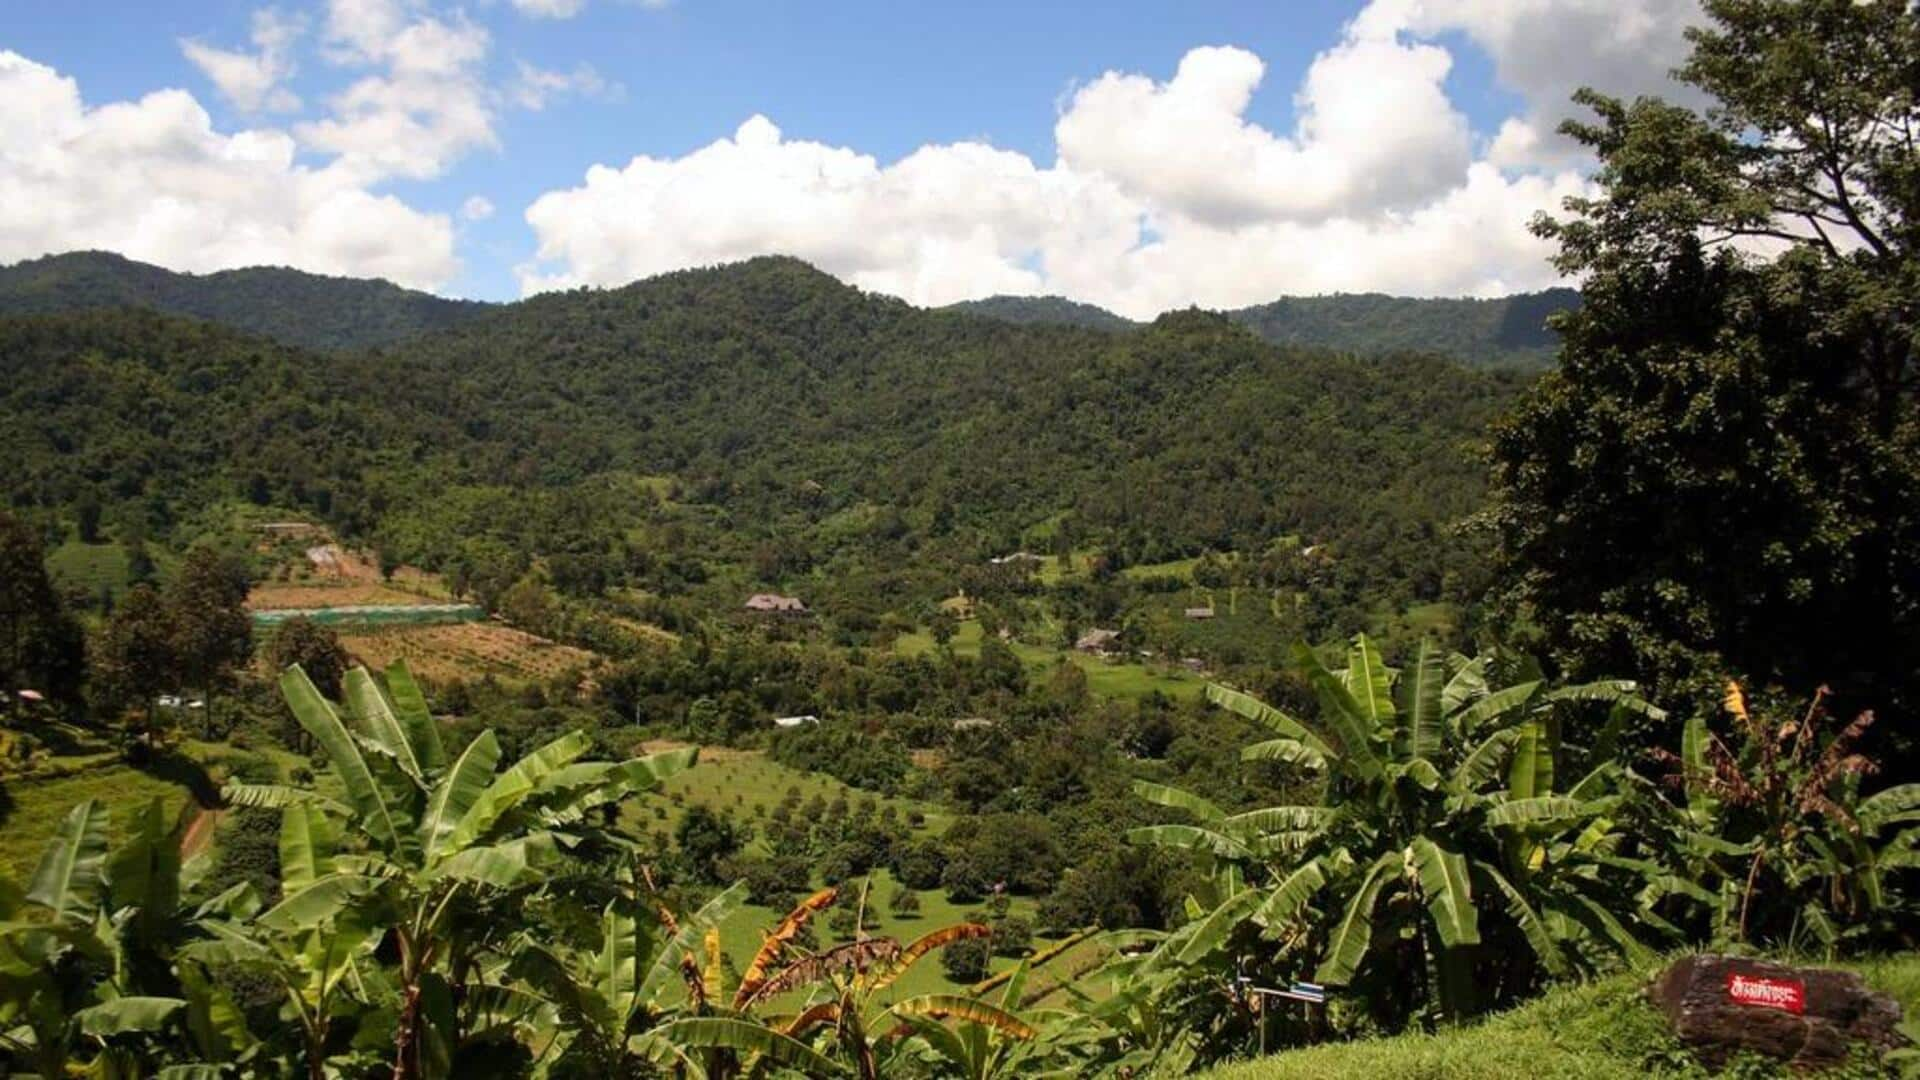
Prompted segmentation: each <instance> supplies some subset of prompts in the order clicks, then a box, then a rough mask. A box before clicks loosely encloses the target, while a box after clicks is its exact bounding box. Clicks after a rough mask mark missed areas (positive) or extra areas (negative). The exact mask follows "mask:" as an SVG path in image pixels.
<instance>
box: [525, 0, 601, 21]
mask: <svg viewBox="0 0 1920 1080" xmlns="http://www.w3.org/2000/svg"><path fill="white" fill-rule="evenodd" d="M586 6H587V0H513V7H514V10H515V11H518V12H519V13H520V14H522V15H531V16H533V17H534V18H536V19H571V18H573V17H574V16H575V15H578V14H580V11H581V9H583V8H585V7H586Z"/></svg>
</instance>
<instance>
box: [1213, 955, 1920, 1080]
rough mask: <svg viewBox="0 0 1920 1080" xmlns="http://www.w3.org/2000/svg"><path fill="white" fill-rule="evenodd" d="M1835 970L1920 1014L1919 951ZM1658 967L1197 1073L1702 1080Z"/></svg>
mask: <svg viewBox="0 0 1920 1080" xmlns="http://www.w3.org/2000/svg"><path fill="white" fill-rule="evenodd" d="M1839 966H1843V967H1853V968H1855V969H1856V970H1859V971H1860V972H1861V973H1862V974H1863V975H1865V976H1866V978H1867V981H1868V982H1869V983H1871V984H1872V985H1873V986H1874V987H1876V988H1877V989H1881V990H1886V991H1889V992H1890V993H1892V994H1893V995H1894V996H1895V997H1897V998H1899V999H1900V1001H1901V1003H1902V1005H1903V1006H1904V1008H1905V1010H1906V1014H1907V1015H1908V1016H1912V1015H1914V1010H1915V1009H1917V1008H1920V954H1911V953H1910V954H1904V955H1901V956H1897V957H1891V958H1887V959H1883V960H1877V961H1870V962H1867V963H1864V964H1857V965H1839ZM1656 970H1658V969H1652V970H1649V971H1644V972H1637V973H1630V974H1625V975H1616V976H1613V977H1611V978H1606V979H1601V980H1598V981H1595V982H1592V983H1588V984H1586V985H1583V986H1571V987H1564V988H1561V989H1557V990H1553V991H1551V992H1549V993H1547V994H1546V995H1544V996H1542V997H1540V998H1539V999H1537V1000H1535V1001H1532V1002H1529V1003H1528V1004H1526V1005H1523V1006H1521V1007H1520V1008H1517V1009H1514V1010H1513V1011H1511V1012H1508V1013H1503V1014H1501V1015H1499V1016H1495V1017H1493V1018H1491V1019H1489V1020H1486V1021H1484V1022H1481V1023H1478V1024H1475V1025H1472V1026H1468V1027H1462V1028H1458V1029H1455V1030H1452V1031H1447V1032H1443V1033H1441V1034H1437V1035H1402V1036H1398V1037H1395V1038H1390V1039H1368V1040H1363V1041H1359V1042H1351V1043H1340V1044H1332V1045H1327V1046H1317V1047H1312V1048H1309V1049H1305V1050H1294V1051H1290V1052H1287V1053H1282V1054H1275V1055H1273V1056H1271V1057H1266V1058H1261V1059H1259V1060H1256V1061H1249V1062H1245V1063H1242V1064H1237V1065H1228V1066H1224V1067H1222V1068H1219V1069H1216V1070H1214V1071H1212V1072H1209V1073H1206V1074H1204V1075H1205V1076H1206V1077H1207V1078H1208V1080H1295V1078H1298V1080H1308V1078H1312V1080H1363V1078H1364V1080H1372V1078H1374V1077H1387V1076H1390V1077H1395V1078H1397V1080H1509V1078H1511V1077H1526V1078H1527V1080H1640V1078H1644V1077H1647V1076H1673V1077H1705V1076H1706V1075H1707V1073H1706V1072H1705V1071H1704V1070H1702V1069H1700V1068H1699V1067H1698V1066H1696V1065H1694V1064H1692V1062H1690V1061H1689V1060H1687V1059H1686V1058H1685V1057H1684V1055H1683V1054H1682V1053H1681V1052H1680V1051H1679V1048H1678V1046H1677V1045H1676V1044H1675V1042H1674V1040H1673V1039H1672V1037H1671V1036H1670V1035H1669V1034H1668V1032H1667V1027H1666V1022H1665V1020H1664V1019H1663V1018H1662V1017H1661V1015H1660V1014H1659V1012H1658V1011H1656V1010H1655V1009H1654V1007H1653V1006H1652V1005H1651V1004H1650V1003H1648V1001H1647V998H1646V995H1645V993H1644V989H1643V988H1644V987H1645V986H1646V984H1647V982H1648V981H1649V980H1650V979H1651V978H1652V976H1653V974H1654V972H1655V971H1656ZM1740 1075H1743V1076H1747V1075H1756V1074H1755V1073H1752V1072H1742V1073H1740ZM1847 1075H1857V1074H1855V1073H1848V1074H1847Z"/></svg>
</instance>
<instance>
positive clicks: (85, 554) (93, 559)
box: [47, 537, 176, 597]
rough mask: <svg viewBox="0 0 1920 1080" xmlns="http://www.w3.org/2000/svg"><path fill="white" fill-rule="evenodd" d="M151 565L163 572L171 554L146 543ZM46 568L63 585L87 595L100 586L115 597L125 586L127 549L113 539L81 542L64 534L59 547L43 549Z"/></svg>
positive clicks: (89, 595) (94, 594) (92, 593)
mask: <svg viewBox="0 0 1920 1080" xmlns="http://www.w3.org/2000/svg"><path fill="white" fill-rule="evenodd" d="M147 552H148V554H149V555H151V556H152V557H153V562H154V568H155V570H156V571H157V572H159V573H162V574H164V573H165V572H166V571H167V569H168V568H170V567H171V566H172V565H173V564H174V562H175V561H176V560H175V557H174V556H173V555H171V554H169V553H168V552H166V551H163V550H161V549H160V548H159V547H157V546H155V547H149V548H148V549H147ZM47 571H48V573H50V574H51V575H52V576H53V579H54V581H55V582H56V583H58V584H59V585H60V586H61V587H63V588H72V589H79V590H81V591H83V592H85V593H86V594H87V596H88V597H94V596H98V595H99V594H100V591H101V590H102V589H105V590H106V591H108V592H109V593H112V594H113V595H114V596H116V597H118V596H119V595H120V594H121V593H122V592H125V591H126V589H127V550H126V549H125V548H123V547H121V546H120V545H119V544H116V543H104V544H83V543H81V542H80V541H79V540H78V539H76V538H73V537H68V538H67V541H66V542H65V543H63V544H61V545H60V546H59V547H57V548H54V549H52V550H51V551H48V552H47Z"/></svg>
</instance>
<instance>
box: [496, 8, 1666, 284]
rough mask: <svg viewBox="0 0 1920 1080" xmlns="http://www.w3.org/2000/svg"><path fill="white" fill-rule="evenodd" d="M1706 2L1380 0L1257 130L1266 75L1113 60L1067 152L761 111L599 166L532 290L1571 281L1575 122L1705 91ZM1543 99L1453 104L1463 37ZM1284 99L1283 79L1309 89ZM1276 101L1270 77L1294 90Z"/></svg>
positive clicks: (569, 194) (1578, 162)
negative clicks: (1688, 64) (632, 283)
mask: <svg viewBox="0 0 1920 1080" xmlns="http://www.w3.org/2000/svg"><path fill="white" fill-rule="evenodd" d="M1698 15H1699V7H1698V0H1370V2H1369V3H1367V4H1366V6H1365V7H1363V8H1362V9H1361V10H1360V12H1359V14H1358V15H1356V17H1355V18H1354V19H1353V20H1352V21H1351V22H1350V23H1349V24H1348V25H1347V26H1346V27H1345V28H1344V30H1343V32H1342V35H1341V37H1340V39H1339V40H1338V41H1337V42H1335V43H1334V44H1333V45H1331V46H1330V47H1329V48H1328V49H1326V50H1325V51H1323V52H1322V53H1321V54H1320V55H1319V56H1317V57H1316V58H1315V59H1314V61H1313V63H1312V64H1311V65H1310V67H1309V68H1308V69H1307V71H1306V72H1305V73H1304V75H1303V76H1302V77H1301V79H1300V80H1299V82H1298V84H1297V86H1295V87H1293V88H1292V90H1293V95H1294V96H1293V104H1294V110H1293V115H1294V116H1295V118H1296V119H1295V121H1294V123H1293V124H1292V126H1291V128H1290V129H1288V130H1284V131H1280V130H1270V129H1268V128H1266V127H1264V126H1262V125H1260V124H1259V123H1256V122H1254V121H1253V120H1251V119H1249V116H1248V110H1249V106H1250V104H1251V103H1252V100H1253V97H1254V95H1255V94H1256V92H1260V91H1261V90H1262V84H1263V82H1264V81H1265V80H1266V78H1267V75H1268V72H1267V70H1266V66H1265V64H1264V63H1263V62H1262V61H1261V59H1260V58H1259V57H1258V56H1256V55H1254V54H1253V53H1251V52H1248V51H1247V50H1245V49H1240V48H1234V47H1231V46H1218V47H1206V48H1197V49H1193V50H1191V51H1189V52H1188V53H1187V54H1186V55H1185V56H1184V57H1183V58H1182V59H1181V61H1180V63H1179V65H1178V67H1177V68H1176V70H1175V71H1174V72H1173V74H1172V75H1171V77H1169V78H1166V79H1164V80H1162V79H1157V78H1155V77H1153V76H1150V75H1146V74H1142V73H1138V72H1108V73H1106V74H1104V75H1101V76H1100V77H1098V78H1096V79H1093V80H1092V81H1090V82H1087V83H1085V84H1083V85H1080V86H1077V87H1075V88H1073V89H1072V90H1071V92H1069V93H1068V94H1067V95H1066V96H1065V97H1064V98H1063V99H1062V101H1061V102H1060V105H1059V115H1058V117H1057V120H1056V124H1055V129H1054V137H1055V145H1056V148H1057V157H1056V159H1055V160H1054V161H1053V162H1052V163H1051V164H1046V163H1037V162H1035V161H1033V160H1031V159H1029V158H1027V157H1026V156H1024V155H1021V154H1017V153H1011V152H1008V151H1005V150H1000V149H996V148H994V147H992V146H989V145H986V144H984V143H975V142H965V143H956V144H951V145H943V146H928V147H923V148H921V149H920V150H918V151H915V152H914V153H912V154H909V155H908V156H906V157H905V158H902V159H901V160H899V161H895V162H892V163H890V164H887V163H882V162H880V161H877V160H876V159H874V158H873V157H872V156H870V155H867V154H864V153H861V152H860V151H859V150H858V149H856V148H851V147H841V146H829V145H824V144H821V143H816V142H810V141H806V140H795V139H788V138H786V137H784V136H783V135H782V134H781V132H780V130H779V128H778V127H776V126H775V125H774V123H773V122H772V121H771V120H768V119H767V118H765V117H761V116H755V117H753V118H751V119H749V120H748V121H747V122H746V123H744V124H742V125H741V126H740V128H739V130H737V131H736V132H735V133H734V134H733V136H732V137H730V138H724V139H719V140H717V141H715V142H713V143H712V144H710V145H708V146H705V147H702V148H700V149H698V150H695V151H693V152H692V153H689V154H686V155H684V156H681V157H677V158H655V157H646V156H642V157H636V158H634V159H632V160H631V161H629V162H628V163H626V164H625V165H624V166H620V165H596V166H594V167H593V168H591V169H589V170H588V171H587V174H586V176H585V178H584V180H583V182H582V183H581V184H579V185H578V186H575V187H571V188H566V189H562V190H556V191H550V192H547V193H546V194H544V195H542V196H541V197H540V198H539V199H537V200H536V201H535V202H534V203H533V205H532V206H531V207H529V208H528V210H527V212H526V219H527V222H528V223H529V224H530V225H531V226H532V227H533V230H534V234H535V236H536V238H537V241H538V247H537V250H536V255H535V258H534V259H533V260H531V261H530V262H529V263H527V264H526V265H523V266H521V267H520V268H519V277H520V283H521V287H522V289H523V290H524V291H526V292H536V291H539V290H542V289H550V288H561V287H568V286H573V285H580V284H602V285H612V284H619V283H623V282H626V281H628V280H631V279H633V278H635V277H639V276H643V275H646V274H652V273H658V272H661V271H665V270H671V269H677V268H681V267H686V266H695V265H701V264H707V263H714V262H719V261H724V260H730V259H737V258H743V257H746V256H749V255H755V254H761V253H766V252H785V253H790V254H794V255H798V256H800V257H802V258H805V259H808V260H810V261H812V262H814V263H815V264H817V265H819V266H820V267H822V268H823V269H826V270H828V271H830V272H832V273H835V274H837V275H839V276H840V277H842V278H844V279H846V280H848V281H851V282H853V283H855V284H858V285H861V286H864V287H866V288H870V289H876V290H880V291H884V292H890V293H894V294H896V295H900V296H903V297H906V298H908V299H910V300H914V301H916V302H920V303H928V304H940V303H946V302H950V301H953V300H958V299H963V298H967V297H973V296H979V295H982V294H985V293H992V292H1011V293H1037V292H1058V293H1065V294H1067V295H1069V296H1072V297H1074V298H1077V299H1082V300H1088V301H1092V302H1095V303H1100V304H1104V305H1106V306H1108V307H1110V308H1113V309H1114V310H1117V311H1120V312H1122V313H1124V314H1128V315H1133V316H1136V317H1142V316H1151V315H1153V314H1156V313H1157V312H1160V311H1163V310H1166V309H1167V308H1170V307H1176V306H1182V305H1186V304H1190V303H1199V304H1203V305H1207V306H1220V307H1231V306H1240V305H1245V304H1252V303H1258V302H1261V301H1265V300H1269V299H1272V298H1273V297H1275V296H1280V295H1285V294H1298V293H1317V292H1328V291H1358V290H1385V291H1389V292H1397V293H1404V294H1411V295H1493V294H1499V293H1505V292H1512V291H1516V290H1522V289H1532V288H1539V287H1543V286H1546V285H1549V284H1552V283H1554V281H1555V280H1556V275H1555V272H1554V271H1553V269H1552V267H1551V266H1550V265H1549V264H1548V262H1547V257H1548V255H1549V254H1550V251H1549V250H1548V249H1547V247H1546V245H1544V244H1543V243H1542V242H1541V241H1540V240H1539V238H1537V237H1535V236H1533V235H1532V234H1531V232H1530V231H1529V229H1528V223H1529V222H1530V220H1531V219H1532V218H1533V216H1534V215H1535V214H1537V213H1539V212H1542V211H1546V212H1555V211H1558V210H1559V209H1560V208H1561V205H1562V203H1563V201H1564V200H1565V199H1566V198H1567V197H1568V196H1570V195H1574V194H1578V193H1582V192H1584V191H1586V190H1588V188H1589V184H1588V181H1587V179H1586V178H1585V173H1586V171H1587V170H1588V169H1589V168H1590V166H1591V162H1590V161H1589V160H1588V159H1587V158H1586V157H1585V156H1584V155H1583V154H1582V153H1581V152H1580V151H1579V148H1578V147H1576V146H1573V145H1572V144H1570V143H1568V142H1567V141H1566V140H1565V139H1563V138H1562V137H1560V136H1559V135H1557V134H1556V133H1555V130H1554V129H1555V128H1556V127H1557V125H1558V123H1559V122H1560V120H1561V119H1562V118H1563V117H1564V116H1566V115H1568V114H1569V113H1570V112H1571V111H1572V106H1571V104H1570V103H1569V102H1568V98H1569V96H1570V95H1571V94H1572V92H1573V91H1574V90H1575V89H1577V88H1578V87H1580V86H1584V85H1594V86H1599V87H1602V88H1604V89H1606V90H1608V91H1609V92H1613V93H1620V94H1626V95H1634V94H1640V93H1661V94H1665V95H1667V96H1670V97H1679V98H1682V99H1685V98H1687V96H1688V95H1687V94H1686V92H1685V91H1684V88H1680V87H1677V86H1676V84H1674V83H1673V82H1672V81H1671V80H1670V78H1669V76H1668V72H1669V71H1670V69H1672V68H1673V67H1675V66H1676V65H1677V64H1679V63H1680V62H1681V61H1682V60H1683V59H1684V57H1685V54H1686V43H1685V39H1684V37H1683V35H1682V30H1683V28H1684V27H1685V25H1687V24H1688V23H1689V22H1691V21H1694V20H1696V19H1697V18H1698ZM1459 39H1464V40H1466V41H1469V42H1471V43H1472V44H1473V46H1474V47H1476V48H1478V49H1480V50H1482V51H1484V52H1485V54H1486V55H1487V56H1488V57H1489V58H1490V59H1491V61H1492V63H1493V67H1494V70H1495V76H1496V78H1497V79H1498V81H1499V82H1500V83H1501V84H1502V85H1503V86H1505V87H1507V88H1508V89H1510V90H1512V91H1514V92H1515V93H1516V94H1517V96H1518V97H1519V98H1520V99H1521V101H1522V103H1523V104H1522V106H1521V108H1520V109H1518V110H1517V111H1516V113H1515V115H1513V116H1510V117H1506V118H1504V120H1503V122H1502V123H1500V124H1499V125H1498V127H1497V129H1496V130H1493V131H1475V130H1473V128H1472V126H1471V125H1470V124H1469V122H1468V120H1467V118H1466V117H1465V116H1464V115H1463V114H1462V112H1461V111H1460V110H1459V109H1458V108H1456V107H1455V105H1454V104H1453V102H1452V101H1451V100H1449V98H1448V95H1447V79H1448V77H1449V75H1450V74H1451V73H1452V70H1453V63H1454V57H1453V56H1452V54H1451V53H1450V52H1449V44H1448V43H1450V42H1452V41H1455V40H1459ZM1286 89H1287V88H1284V87H1283V88H1280V90H1281V92H1284V91H1285V90H1286ZM1269 92H1271V91H1269Z"/></svg>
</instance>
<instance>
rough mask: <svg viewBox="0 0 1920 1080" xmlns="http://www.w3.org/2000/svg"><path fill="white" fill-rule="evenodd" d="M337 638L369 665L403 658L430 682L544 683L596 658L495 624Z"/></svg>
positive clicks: (378, 630)
mask: <svg viewBox="0 0 1920 1080" xmlns="http://www.w3.org/2000/svg"><path fill="white" fill-rule="evenodd" d="M340 643H341V644H342V645H344V646H346V648H347V651H348V652H350V653H352V654H353V655H354V656H356V657H358V658H359V659H360V660H361V662H363V663H365V664H366V665H367V666H368V667H376V668H384V667H386V666H387V665H388V664H391V663H392V662H393V661H395V660H405V661H406V662H407V665H408V666H409V667H411V668H412V669H413V673H414V674H415V675H417V676H419V677H420V678H423V679H428V680H431V681H434V682H451V681H454V680H465V679H477V678H480V677H482V676H485V675H492V676H493V677H494V678H496V679H504V680H507V681H513V682H545V681H547V680H549V679H554V678H558V677H560V676H562V675H565V674H568V673H569V672H578V671H584V670H586V669H587V668H589V667H591V666H593V664H594V662H595V661H597V660H598V659H599V658H598V657H596V656H595V655H594V654H593V653H590V652H588V651H586V650H585V649H576V648H574V647H572V646H571V645H561V644H559V643H558V642H554V641H549V640H547V639H546V638H543V637H539V636H537V635H534V634H529V633H527V632H526V631H524V630H515V629H514V628H513V627H510V626H502V625H500V624H499V623H486V622H476V623H458V624H453V625H445V626H389V627H378V628H368V629H356V630H355V631H353V632H351V633H343V634H341V635H340Z"/></svg>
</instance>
